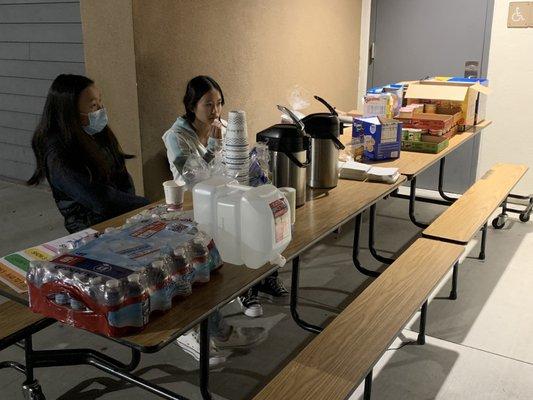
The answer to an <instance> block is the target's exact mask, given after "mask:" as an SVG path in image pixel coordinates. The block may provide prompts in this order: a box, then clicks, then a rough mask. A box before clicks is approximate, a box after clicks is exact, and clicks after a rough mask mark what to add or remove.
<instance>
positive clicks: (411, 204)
mask: <svg viewBox="0 0 533 400" xmlns="http://www.w3.org/2000/svg"><path fill="white" fill-rule="evenodd" d="M415 203H416V177H414V178H413V179H411V189H410V191H409V219H410V220H411V222H412V223H413V224H415V225H416V226H418V227H419V228H422V229H425V228H427V227H428V226H429V225H428V224H424V223H422V222H418V221H417V220H416V215H415Z"/></svg>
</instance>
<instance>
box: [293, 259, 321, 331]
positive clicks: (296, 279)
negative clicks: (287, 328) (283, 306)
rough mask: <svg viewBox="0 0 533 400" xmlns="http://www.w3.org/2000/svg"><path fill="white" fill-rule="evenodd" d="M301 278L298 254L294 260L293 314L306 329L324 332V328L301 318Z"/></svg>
mask: <svg viewBox="0 0 533 400" xmlns="http://www.w3.org/2000/svg"><path fill="white" fill-rule="evenodd" d="M299 280H300V256H296V257H295V258H293V260H292V279H291V304H290V309H291V316H292V319H293V320H294V322H296V324H297V325H298V326H299V327H300V328H302V329H305V330H306V331H309V332H313V333H320V332H322V328H321V327H319V326H316V325H312V324H310V323H308V322H305V321H304V320H303V319H301V318H300V316H299V315H298V289H299V284H300V282H299Z"/></svg>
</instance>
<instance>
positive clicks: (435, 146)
mask: <svg viewBox="0 0 533 400" xmlns="http://www.w3.org/2000/svg"><path fill="white" fill-rule="evenodd" d="M449 144H450V140H449V139H447V138H444V137H442V136H440V137H439V136H435V137H433V138H432V140H431V141H430V142H425V141H411V140H402V150H403V151H416V152H418V153H434V154H436V153H440V152H441V151H442V150H444V149H445V148H446V147H448V145H449Z"/></svg>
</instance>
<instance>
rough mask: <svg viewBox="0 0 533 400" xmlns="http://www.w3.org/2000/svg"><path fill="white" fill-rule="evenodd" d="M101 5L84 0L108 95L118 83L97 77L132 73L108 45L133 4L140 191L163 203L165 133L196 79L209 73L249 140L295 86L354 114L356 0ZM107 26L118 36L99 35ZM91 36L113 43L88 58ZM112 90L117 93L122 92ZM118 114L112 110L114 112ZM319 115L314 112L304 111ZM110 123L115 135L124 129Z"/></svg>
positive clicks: (125, 0)
mask: <svg viewBox="0 0 533 400" xmlns="http://www.w3.org/2000/svg"><path fill="white" fill-rule="evenodd" d="M102 3H105V2H100V1H87V0H84V1H83V0H82V10H83V13H82V16H83V19H84V34H85V46H86V48H87V49H88V50H86V57H87V60H88V62H87V70H88V73H89V75H92V76H94V77H95V78H97V79H98V80H99V81H101V83H102V85H103V87H104V93H108V92H109V91H110V89H111V86H110V85H111V83H109V84H108V83H107V82H108V81H109V82H111V81H113V80H114V78H104V77H103V76H102V77H101V79H99V76H100V74H104V75H110V76H111V77H113V76H119V75H120V72H119V71H116V70H115V68H117V67H119V66H118V64H120V65H123V66H127V71H126V73H127V74H129V73H130V69H131V64H130V61H131V60H130V58H129V57H130V55H128V56H127V57H126V56H124V55H123V54H121V53H119V54H118V57H117V55H115V56H114V57H116V58H122V57H126V58H127V59H126V58H125V59H124V60H120V62H115V63H114V65H113V62H112V58H113V55H112V54H110V53H111V52H112V51H113V45H114V46H115V47H114V49H115V51H118V49H117V47H118V46H117V44H118V42H117V41H116V38H115V35H116V36H118V37H122V35H127V34H128V31H129V30H131V29H132V28H128V27H127V25H128V24H130V21H129V19H130V17H128V16H127V15H124V13H123V12H126V9H127V6H126V5H128V4H130V5H131V6H132V18H131V19H132V26H133V40H134V54H135V70H136V81H137V87H138V92H137V98H138V108H137V112H138V120H139V123H140V147H139V150H140V151H141V157H140V159H141V160H142V165H143V168H142V175H143V183H144V189H145V194H146V195H148V196H149V197H150V198H152V199H154V198H158V197H160V196H161V194H162V191H161V188H160V186H161V181H162V180H163V179H164V178H165V177H166V176H168V165H167V164H166V160H165V152H164V146H163V143H162V141H161V135H162V134H163V132H164V131H165V130H166V129H168V127H170V125H171V124H172V123H173V121H174V120H175V118H176V117H177V116H178V115H180V114H182V113H183V111H184V110H183V106H182V104H181V99H182V97H183V93H184V89H185V85H186V82H187V81H188V80H189V79H190V78H192V77H193V76H195V75H199V74H208V75H211V76H213V77H214V78H215V79H216V80H217V81H218V82H219V83H220V84H221V86H222V89H223V91H224V94H225V96H226V100H227V102H226V107H225V110H224V113H227V112H228V111H230V110H232V109H243V110H245V111H246V112H247V115H248V129H249V133H250V136H251V139H253V137H254V136H255V133H256V132H257V131H259V130H260V129H262V128H265V127H267V126H269V125H270V124H272V123H275V122H277V121H278V119H279V112H278V111H277V110H276V109H275V105H276V104H278V103H282V104H287V99H286V98H287V91H288V90H289V88H290V87H291V86H292V85H295V84H299V85H301V86H304V87H306V88H307V89H309V90H310V91H312V92H313V93H317V94H320V95H321V96H322V97H324V98H326V99H328V100H330V101H331V102H332V103H333V104H335V105H336V106H338V107H339V108H341V109H352V108H354V107H355V104H356V93H357V73H358V59H359V32H360V13H361V1H360V0H330V1H327V0H292V1H284V0H252V1H250V0H182V1H174V0H161V1H157V2H148V1H140V0H121V1H120V2H119V3H121V4H123V5H124V8H123V10H122V12H110V11H109V10H102ZM113 3H115V2H113ZM110 7H111V6H110ZM104 8H105V7H104ZM99 16H103V17H104V19H105V21H106V23H105V24H104V23H103V22H102V21H101V19H100V17H99ZM113 21H114V24H113ZM111 25H113V26H114V27H115V28H116V30H117V31H120V32H116V31H112V32H109V31H105V30H106V29H108V27H110V26H111ZM97 36H101V37H104V36H105V37H107V38H108V39H107V40H108V41H109V45H99V46H98V47H99V48H100V51H94V52H92V51H91V50H90V49H91V48H93V47H94V46H95V37H97ZM126 44H127V47H129V41H127V42H126ZM122 46H124V45H123V44H122V43H121V48H122ZM120 51H124V50H120ZM128 53H129V50H128ZM91 54H92V55H91ZM91 58H92V59H91ZM97 65H98V66H99V67H98V68H99V70H98V71H97V68H96V66H97ZM119 68H120V67H119ZM116 86H119V85H116ZM113 90H119V93H122V90H123V88H121V89H117V88H116V87H114V89H113ZM132 97H133V96H132ZM106 99H107V100H106V103H107V105H108V107H109V108H110V111H111V112H115V113H117V112H118V113H124V112H128V113H129V111H132V112H131V113H130V115H131V116H132V118H133V117H134V115H135V112H134V110H131V108H130V107H133V104H129V103H130V101H129V100H125V99H122V100H119V101H118V100H117V101H118V103H115V102H112V101H110V100H109V99H108V97H107V95H106ZM126 103H128V104H126ZM131 103H133V101H131ZM115 107H117V108H118V111H117V110H114V111H112V108H115ZM318 109H320V106H319V105H314V107H313V108H311V109H310V110H309V111H313V110H318ZM113 117H114V115H113V114H111V122H112V123H113V126H114V127H115V130H117V131H118V130H120V129H123V126H122V122H120V123H119V121H118V120H115V119H114V118H113ZM128 134H129V133H128ZM121 143H123V141H121ZM135 145H136V146H137V145H138V144H137V143H135Z"/></svg>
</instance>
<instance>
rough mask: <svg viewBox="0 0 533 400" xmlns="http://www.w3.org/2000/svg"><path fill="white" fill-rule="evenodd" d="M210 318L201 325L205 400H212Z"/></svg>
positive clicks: (201, 388) (201, 366)
mask: <svg viewBox="0 0 533 400" xmlns="http://www.w3.org/2000/svg"><path fill="white" fill-rule="evenodd" d="M208 318H209V317H207V318H204V319H203V320H202V322H201V323H200V392H201V393H202V398H203V399H204V400H211V398H212V397H211V393H210V392H209V341H210V340H209V320H208Z"/></svg>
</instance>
